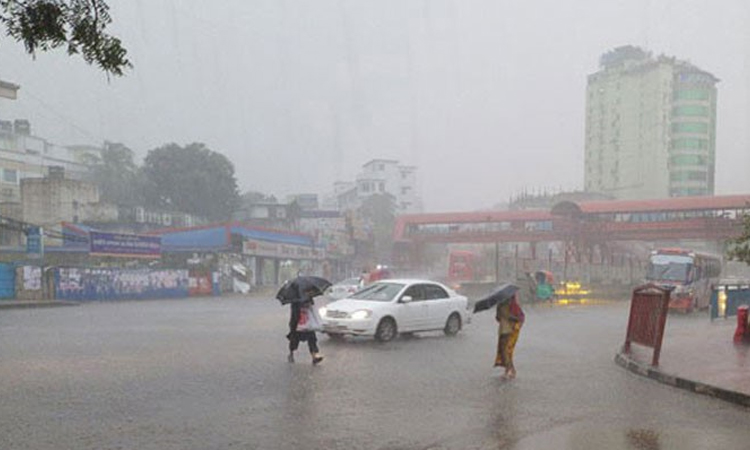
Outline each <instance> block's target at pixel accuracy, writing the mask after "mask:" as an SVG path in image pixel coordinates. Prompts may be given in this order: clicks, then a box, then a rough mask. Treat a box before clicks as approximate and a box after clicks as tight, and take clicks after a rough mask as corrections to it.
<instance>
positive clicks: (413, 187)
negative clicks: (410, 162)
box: [334, 159, 422, 214]
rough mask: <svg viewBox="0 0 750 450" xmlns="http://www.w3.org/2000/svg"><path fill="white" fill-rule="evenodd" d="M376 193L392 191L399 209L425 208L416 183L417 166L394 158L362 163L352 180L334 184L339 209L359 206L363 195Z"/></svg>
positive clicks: (419, 209)
mask: <svg viewBox="0 0 750 450" xmlns="http://www.w3.org/2000/svg"><path fill="white" fill-rule="evenodd" d="M375 194H390V195H392V196H393V198H394V200H395V204H396V210H397V213H400V214H402V213H416V212H421V211H422V197H421V195H420V192H419V189H418V185H417V168H416V167H415V166H406V165H400V164H399V162H398V161H395V160H391V159H373V160H371V161H369V162H367V163H366V164H364V165H363V166H362V171H361V172H359V173H358V174H357V176H356V178H355V181H353V182H337V183H335V184H334V196H335V197H336V202H337V206H338V209H340V210H350V209H356V208H358V207H359V206H361V205H362V202H363V201H364V199H366V198H367V197H369V196H371V195H375Z"/></svg>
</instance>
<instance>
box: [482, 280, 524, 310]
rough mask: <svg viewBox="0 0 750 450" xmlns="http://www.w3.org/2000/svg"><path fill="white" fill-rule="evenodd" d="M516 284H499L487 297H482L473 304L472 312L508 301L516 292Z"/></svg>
mask: <svg viewBox="0 0 750 450" xmlns="http://www.w3.org/2000/svg"><path fill="white" fill-rule="evenodd" d="M518 289H519V288H518V286H516V285H515V284H511V283H505V284H503V285H501V286H500V287H499V288H497V290H495V292H493V293H492V294H490V295H488V296H487V297H484V298H483V299H481V300H478V301H477V302H476V303H475V304H474V312H475V313H476V312H480V311H485V310H488V309H490V308H492V307H493V306H496V305H498V304H500V303H505V302H509V301H510V299H512V298H513V296H514V295H515V294H516V292H518Z"/></svg>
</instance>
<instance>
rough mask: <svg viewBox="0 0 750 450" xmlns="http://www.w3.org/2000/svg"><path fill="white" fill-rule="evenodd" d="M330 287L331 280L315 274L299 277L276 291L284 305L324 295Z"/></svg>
mask: <svg viewBox="0 0 750 450" xmlns="http://www.w3.org/2000/svg"><path fill="white" fill-rule="evenodd" d="M329 287H331V282H330V281H328V280H326V279H325V278H321V277H314V276H303V277H297V278H295V279H293V280H289V281H287V282H286V283H284V285H283V286H281V289H279V292H277V293H276V299H277V300H279V301H280V302H281V304H282V305H286V304H287V303H297V302H303V301H306V300H310V299H311V298H313V297H317V296H318V295H323V292H325V291H326V289H328V288H329Z"/></svg>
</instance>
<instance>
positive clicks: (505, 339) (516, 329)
mask: <svg viewBox="0 0 750 450" xmlns="http://www.w3.org/2000/svg"><path fill="white" fill-rule="evenodd" d="M495 319H496V320H497V322H498V338H497V355H496V356H495V367H505V374H504V375H503V376H504V377H505V378H508V379H513V378H515V377H516V367H515V366H514V365H513V350H514V349H515V347H516V342H518V335H519V334H520V333H521V326H522V325H523V322H524V319H525V315H524V313H523V310H522V309H521V306H520V305H519V304H518V300H517V298H516V295H515V294H514V295H513V297H512V298H511V299H510V301H506V302H502V303H499V304H498V305H497V310H496V312H495Z"/></svg>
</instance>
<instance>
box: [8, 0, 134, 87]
mask: <svg viewBox="0 0 750 450" xmlns="http://www.w3.org/2000/svg"><path fill="white" fill-rule="evenodd" d="M0 23H2V25H3V26H4V27H5V32H6V34H7V35H8V36H10V37H12V38H13V39H15V40H16V41H19V42H22V43H23V45H24V46H25V47H26V51H27V52H28V53H29V54H31V55H32V56H33V55H36V53H37V52H39V51H43V52H44V51H48V50H52V49H55V48H59V47H63V46H66V47H67V51H68V54H69V55H74V54H80V55H81V56H82V57H83V59H84V60H85V61H86V62H87V63H89V64H96V65H98V66H99V68H101V69H102V70H104V71H105V72H106V73H109V74H112V75H117V76H119V75H122V74H123V70H125V69H127V68H130V67H132V64H131V63H130V61H129V60H128V58H127V50H125V48H123V46H122V43H121V41H120V39H118V38H116V37H114V36H111V35H109V34H107V33H106V29H107V26H108V25H109V24H110V23H112V18H111V17H110V15H109V6H108V5H107V3H106V1H104V0H67V1H63V0H0Z"/></svg>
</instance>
